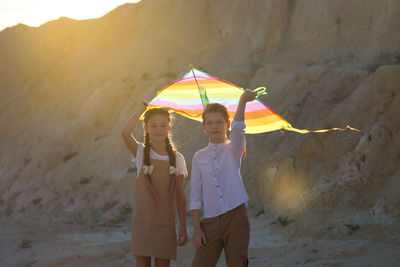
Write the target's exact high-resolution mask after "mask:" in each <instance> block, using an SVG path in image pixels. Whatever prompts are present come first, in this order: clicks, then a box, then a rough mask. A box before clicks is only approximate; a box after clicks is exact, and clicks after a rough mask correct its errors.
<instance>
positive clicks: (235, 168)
mask: <svg viewBox="0 0 400 267" xmlns="http://www.w3.org/2000/svg"><path fill="white" fill-rule="evenodd" d="M255 97H256V93H254V92H251V91H250V90H246V91H245V92H244V93H243V94H242V96H241V97H240V101H239V105H238V107H237V109H236V113H235V117H234V121H233V122H232V129H231V134H230V139H231V140H230V142H229V141H227V140H226V131H227V130H228V129H229V126H230V122H229V114H228V111H227V109H226V108H225V107H224V106H222V105H221V104H217V103H213V104H209V105H207V107H206V109H205V110H204V113H203V131H204V132H205V133H206V134H207V135H208V137H209V144H208V146H207V147H206V148H204V149H201V150H199V151H197V152H196V154H195V155H194V156H193V161H192V173H191V188H190V210H191V211H192V215H193V225H194V237H193V245H194V246H195V247H196V248H197V249H196V255H195V257H194V259H193V262H192V267H209V266H215V265H216V264H217V262H218V259H219V256H220V254H221V252H222V249H224V252H225V260H226V264H227V266H228V267H234V266H238V267H239V266H240V267H243V266H248V259H247V250H248V245H249V236H250V224H249V220H248V218H247V212H246V207H245V204H246V203H247V201H248V196H247V193H246V189H245V188H244V185H243V181H242V177H241V176H240V162H241V158H242V155H243V152H244V150H245V146H246V139H245V137H244V128H245V127H246V126H245V124H244V110H245V107H246V103H247V102H249V101H252V100H254V99H255ZM201 209H203V219H202V220H201V222H200V210H201Z"/></svg>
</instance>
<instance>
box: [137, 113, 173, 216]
mask: <svg viewBox="0 0 400 267" xmlns="http://www.w3.org/2000/svg"><path fill="white" fill-rule="evenodd" d="M154 115H165V116H166V117H167V119H168V123H171V122H172V120H173V117H172V115H171V113H170V112H169V110H168V109H165V108H152V109H149V110H147V111H146V113H145V114H144V124H146V123H148V121H149V120H150V118H151V117H152V116H154ZM150 147H151V141H150V135H149V134H148V133H145V136H144V154H143V164H144V165H150ZM165 149H166V150H167V153H168V158H169V163H170V164H171V166H174V167H176V150H175V146H174V143H173V142H172V141H171V138H170V133H168V136H167V137H166V138H165ZM175 178H176V177H175V173H174V174H171V175H170V182H169V191H170V198H171V205H172V208H173V210H174V205H175ZM146 184H147V186H148V188H149V190H150V193H151V194H152V196H153V199H154V201H155V203H156V207H159V206H160V201H159V197H158V193H157V191H156V189H155V188H154V186H153V183H152V181H151V175H150V174H147V175H146Z"/></svg>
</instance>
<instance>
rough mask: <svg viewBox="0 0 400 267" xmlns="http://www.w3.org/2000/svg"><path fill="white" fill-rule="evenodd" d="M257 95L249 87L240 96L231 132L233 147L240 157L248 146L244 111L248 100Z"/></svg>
mask: <svg viewBox="0 0 400 267" xmlns="http://www.w3.org/2000/svg"><path fill="white" fill-rule="evenodd" d="M256 95H257V93H255V92H252V91H250V90H248V89H247V90H245V91H244V92H243V94H242V96H241V97H240V100H239V104H238V107H237V109H236V113H235V117H234V119H233V122H232V127H231V134H230V139H231V147H232V150H233V151H234V152H235V154H236V155H237V156H238V157H239V158H240V157H241V156H242V154H243V152H244V149H245V147H246V139H245V137H244V130H243V129H244V128H245V127H246V126H245V124H244V111H245V108H246V104H247V102H249V101H253V100H254V99H255V97H256Z"/></svg>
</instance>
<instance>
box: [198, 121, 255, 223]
mask: <svg viewBox="0 0 400 267" xmlns="http://www.w3.org/2000/svg"><path fill="white" fill-rule="evenodd" d="M245 127H246V125H245V124H244V122H243V121H240V122H239V121H233V122H232V130H231V134H230V139H231V140H230V142H229V141H225V142H224V143H219V144H215V143H211V142H210V143H209V144H208V146H207V147H206V148H204V149H201V150H199V151H197V152H196V154H195V155H194V156H193V160H192V173H191V184H190V210H199V209H201V208H203V217H204V218H210V217H215V216H218V215H221V214H224V213H225V212H227V211H230V210H232V209H234V208H236V207H237V206H239V205H240V204H242V203H246V202H247V201H248V200H249V197H248V196H247V193H246V189H245V188H244V184H243V181H242V177H241V176H240V162H241V158H242V155H243V152H244V149H245V147H246V139H245V137H244V128H245Z"/></svg>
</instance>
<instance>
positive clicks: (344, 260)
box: [0, 217, 400, 267]
mask: <svg viewBox="0 0 400 267" xmlns="http://www.w3.org/2000/svg"><path fill="white" fill-rule="evenodd" d="M250 221H251V241H250V248H249V260H250V266H400V238H399V237H398V236H393V237H392V238H388V239H386V240H372V239H366V238H363V236H362V235H357V234H353V235H349V236H347V237H346V238H342V239H315V238H310V237H302V238H295V239H294V238H289V237H285V236H284V235H283V234H279V233H278V232H282V229H283V227H282V226H281V227H280V228H281V229H279V231H278V229H277V227H279V226H275V225H269V224H267V223H266V221H265V220H263V219H260V218H254V217H252V218H250ZM0 235H1V237H0V259H1V261H0V266H35V267H36V266H52V267H55V266H135V260H134V257H133V256H132V255H131V253H130V233H129V229H128V228H127V227H126V226H120V227H101V226H86V225H66V224H58V225H55V224H52V225H49V224H39V223H31V224H25V225H15V224H14V225H10V224H7V225H6V224H3V225H2V226H1V233H0ZM191 236H192V229H191V228H189V237H191ZM193 255H194V249H193V247H192V245H191V241H190V240H189V242H188V243H187V245H185V246H183V247H180V248H179V250H178V260H177V261H174V262H172V264H171V266H190V262H191V259H192V258H193ZM217 266H219V267H222V266H226V265H225V261H224V258H223V255H222V256H221V259H220V261H219V263H218V265H217Z"/></svg>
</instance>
